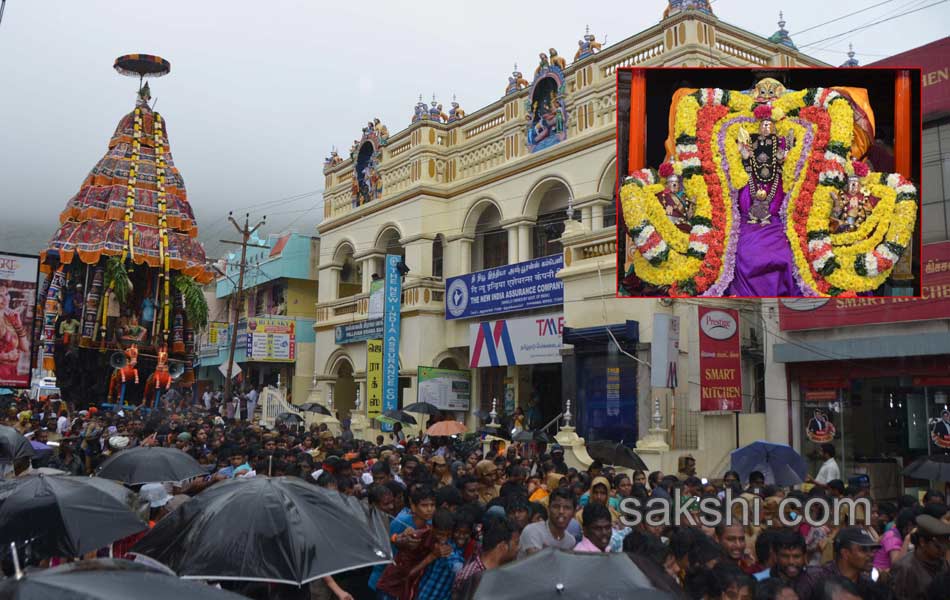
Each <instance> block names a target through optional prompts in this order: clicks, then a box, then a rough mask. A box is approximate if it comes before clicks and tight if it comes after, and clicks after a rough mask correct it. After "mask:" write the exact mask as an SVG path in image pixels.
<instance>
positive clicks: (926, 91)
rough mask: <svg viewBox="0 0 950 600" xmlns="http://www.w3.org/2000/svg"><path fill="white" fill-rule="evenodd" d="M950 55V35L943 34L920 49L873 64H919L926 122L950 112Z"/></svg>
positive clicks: (902, 65)
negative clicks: (949, 71) (949, 57)
mask: <svg viewBox="0 0 950 600" xmlns="http://www.w3.org/2000/svg"><path fill="white" fill-rule="evenodd" d="M948 56H950V37H943V38H941V39H939V40H937V41H935V42H931V43H929V44H926V45H924V46H920V47H919V48H914V49H913V50H908V51H907V52H901V53H900V54H895V55H894V56H889V57H887V58H884V59H881V60H879V61H877V62H873V63H871V64H870V65H868V66H874V67H908V66H911V65H913V68H917V67H919V68H920V70H921V74H920V79H921V86H922V87H923V90H922V92H921V97H920V113H921V115H923V120H924V121H929V120H932V119H938V118H940V117H943V116H946V115H947V114H950V74H948V68H950V65H948V62H947V57H948Z"/></svg>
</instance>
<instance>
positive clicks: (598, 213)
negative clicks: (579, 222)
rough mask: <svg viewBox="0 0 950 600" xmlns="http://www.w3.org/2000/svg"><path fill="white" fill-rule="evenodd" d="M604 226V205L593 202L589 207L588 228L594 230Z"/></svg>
mask: <svg viewBox="0 0 950 600" xmlns="http://www.w3.org/2000/svg"><path fill="white" fill-rule="evenodd" d="M603 227H604V205H603V204H601V203H600V202H595V203H594V204H592V205H591V207H590V230H591V231H596V230H598V229H603Z"/></svg>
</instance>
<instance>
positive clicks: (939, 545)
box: [891, 515, 950, 600]
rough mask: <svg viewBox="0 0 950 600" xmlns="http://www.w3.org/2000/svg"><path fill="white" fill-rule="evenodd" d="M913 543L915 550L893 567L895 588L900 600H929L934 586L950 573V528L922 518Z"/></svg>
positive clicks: (938, 521)
mask: <svg viewBox="0 0 950 600" xmlns="http://www.w3.org/2000/svg"><path fill="white" fill-rule="evenodd" d="M911 541H912V542H913V543H914V549H913V550H911V551H910V552H908V553H907V554H905V555H904V556H902V557H901V558H899V559H897V561H896V562H894V564H893V565H892V566H891V587H892V588H893V590H894V593H895V594H896V595H897V596H899V597H900V598H908V599H910V600H917V599H920V600H926V598H927V586H929V585H930V582H931V581H933V579H934V578H936V577H937V576H938V575H940V574H942V573H947V572H948V571H950V565H948V564H947V558H946V557H947V551H948V550H950V525H948V524H947V523H945V522H944V521H941V520H940V519H937V518H934V517H932V516H930V515H920V516H918V517H917V531H916V533H913V534H911Z"/></svg>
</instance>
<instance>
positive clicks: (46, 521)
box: [0, 474, 147, 557]
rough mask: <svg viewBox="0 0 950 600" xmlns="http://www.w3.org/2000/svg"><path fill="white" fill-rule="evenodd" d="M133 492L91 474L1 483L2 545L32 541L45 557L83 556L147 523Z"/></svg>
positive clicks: (0, 530) (32, 546) (23, 478)
mask: <svg viewBox="0 0 950 600" xmlns="http://www.w3.org/2000/svg"><path fill="white" fill-rule="evenodd" d="M129 494H130V492H129V491H128V490H125V489H124V488H123V487H122V486H120V485H118V484H116V483H112V482H107V481H102V480H100V481H95V482H93V480H92V479H90V478H89V477H72V476H68V475H52V476H49V475H43V474H39V475H33V476H29V477H21V478H18V479H13V480H10V481H8V482H5V483H3V484H0V543H2V544H4V545H7V544H9V543H10V542H26V541H29V542H30V546H31V548H32V549H34V550H35V551H36V552H38V553H40V554H43V555H45V556H69V557H72V556H82V555H83V554H85V553H86V552H89V551H90V550H96V549H98V548H103V547H105V546H108V545H109V544H111V543H112V542H114V541H116V540H120V539H122V538H124V537H126V536H129V535H132V534H133V533H138V532H139V531H142V530H143V529H146V527H147V525H146V524H145V523H143V522H142V520H141V519H139V518H138V517H137V516H136V515H135V513H133V512H132V511H131V509H130V506H129V505H130V501H129V500H128V496H129Z"/></svg>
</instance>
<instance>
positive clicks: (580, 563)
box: [475, 548, 671, 600]
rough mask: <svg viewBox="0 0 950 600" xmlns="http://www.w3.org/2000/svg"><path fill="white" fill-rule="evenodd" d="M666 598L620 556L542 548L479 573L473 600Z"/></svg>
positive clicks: (634, 566)
mask: <svg viewBox="0 0 950 600" xmlns="http://www.w3.org/2000/svg"><path fill="white" fill-rule="evenodd" d="M639 597H642V598H651V599H652V598H661V599H662V598H671V597H670V596H669V595H668V594H665V593H663V592H660V591H658V590H656V589H654V588H653V586H652V585H651V584H650V580H649V579H647V577H646V575H644V574H643V572H642V571H641V570H640V569H638V568H637V566H636V565H635V564H633V561H631V560H630V559H629V558H627V555H626V554H624V553H623V552H616V553H612V552H611V553H602V554H587V553H580V552H577V553H575V552H565V551H564V550H556V549H554V548H546V549H544V550H542V551H540V552H537V553H535V554H532V555H531V556H529V557H528V558H526V559H524V560H519V561H517V562H513V563H508V564H507V565H505V566H503V567H499V568H497V569H490V570H488V571H485V573H484V575H482V580H481V582H480V583H479V584H478V590H477V591H476V592H475V600H509V599H510V600H515V599H517V600H535V599H537V600H548V599H549V598H557V600H572V599H584V600H589V599H591V598H597V599H598V600H628V599H630V598H639Z"/></svg>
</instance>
